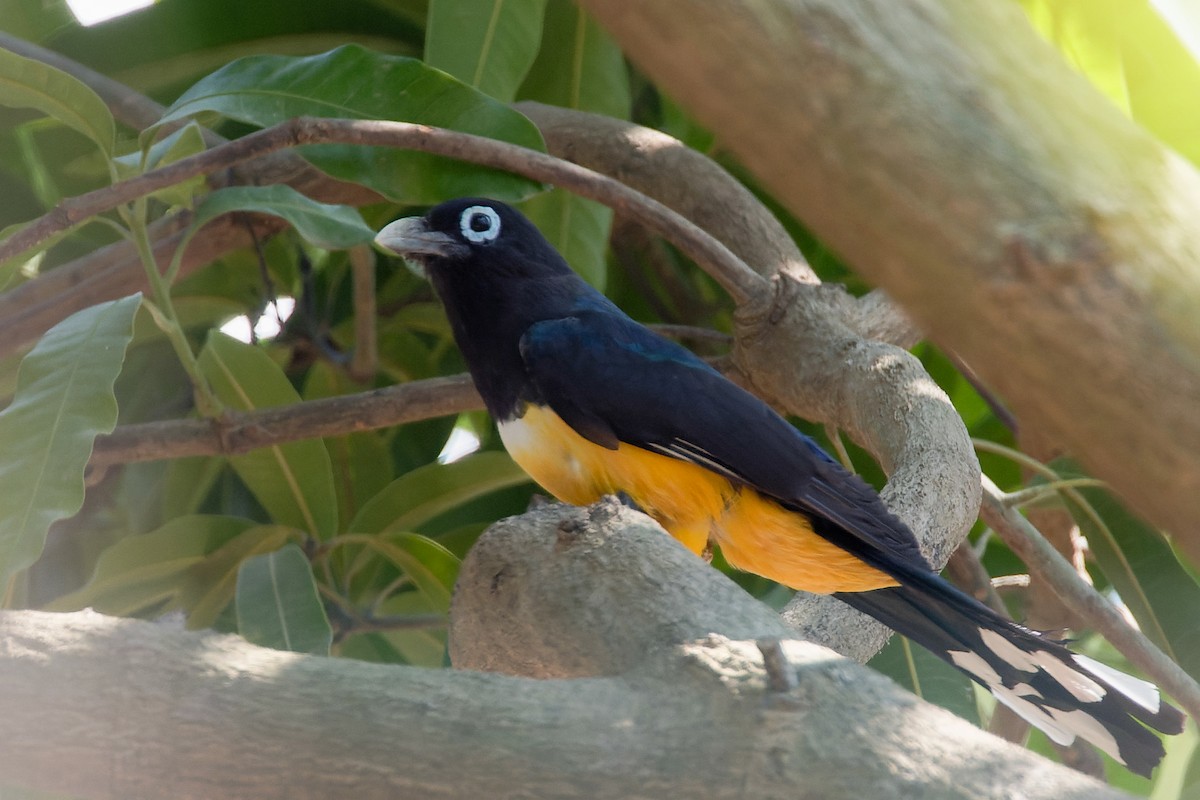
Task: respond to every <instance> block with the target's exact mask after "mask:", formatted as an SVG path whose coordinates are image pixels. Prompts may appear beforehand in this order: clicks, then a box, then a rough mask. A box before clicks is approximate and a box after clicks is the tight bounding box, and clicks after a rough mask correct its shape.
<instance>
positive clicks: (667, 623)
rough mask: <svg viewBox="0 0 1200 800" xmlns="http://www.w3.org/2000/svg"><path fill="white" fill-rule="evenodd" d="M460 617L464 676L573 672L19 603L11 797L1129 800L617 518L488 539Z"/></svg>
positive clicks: (8, 707)
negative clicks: (365, 654) (311, 652)
mask: <svg viewBox="0 0 1200 800" xmlns="http://www.w3.org/2000/svg"><path fill="white" fill-rule="evenodd" d="M614 604H617V605H614ZM614 607H621V608H623V609H625V610H626V611H627V612H628V613H625V614H621V615H614V614H612V613H611V609H612V608H614ZM498 609H503V612H504V613H502V614H497V613H496V612H497V610H498ZM453 618H454V623H453V624H454V634H453V635H454V641H455V644H454V651H455V656H456V658H458V659H460V660H461V661H462V662H463V663H464V664H470V665H473V666H481V667H487V668H488V669H491V670H493V671H504V672H509V673H515V674H517V675H530V674H538V675H571V676H579V677H571V678H557V679H551V680H536V679H532V678H528V677H514V676H512V675H499V674H487V673H483V672H475V671H466V670H424V669H417V668H408V667H399V666H388V665H378V664H367V663H362V662H355V661H349V660H338V659H328V658H316V657H309V656H301V655H296V654H290V653H281V652H277V651H271V650H264V649H261V648H257V647H254V646H251V645H249V644H247V643H246V642H244V641H242V640H240V639H238V638H236V637H232V636H221V635H217V634H213V633H203V634H201V633H188V632H184V631H181V630H177V629H174V628H172V627H169V626H166V625H154V624H151V623H146V622H141V621H135V620H120V619H114V618H109V617H103V616H100V615H97V614H93V613H90V612H83V613H79V614H63V615H51V614H43V613H39V612H32V611H22V612H3V613H2V614H0V704H2V706H3V708H4V713H5V725H4V726H2V727H0V786H4V785H7V786H22V787H33V788H36V789H39V790H43V791H50V792H61V793H70V794H74V795H77V796H80V797H89V798H93V797H94V798H108V797H120V798H153V797H170V798H192V797H197V798H199V797H217V796H219V797H229V798H242V797H245V798H273V797H289V798H292V797H301V798H303V797H314V798H315V797H339V796H354V797H359V798H375V797H381V798H382V797H414V796H420V797H464V798H465V797H472V798H474V797H497V798H504V797H544V798H576V797H580V798H582V797H588V798H609V797H612V798H642V797H645V798H650V797H672V796H686V797H697V798H724V797H730V798H732V797H759V798H774V797H779V798H784V797H786V798H824V800H837V798H862V797H871V798H880V800H888V799H889V798H902V797H923V798H980V799H981V798H1011V797H1018V796H1019V797H1023V798H1028V799H1029V800H1038V798H1044V799H1045V800H1050V799H1051V798H1054V799H1055V800H1061V799H1062V798H1068V799H1071V800H1076V799H1077V800H1084V798H1088V800H1092V799H1096V800H1108V799H1109V798H1118V797H1124V795H1122V794H1120V793H1118V792H1116V791H1114V790H1112V789H1110V788H1108V787H1105V786H1103V785H1101V784H1099V783H1096V782H1094V781H1092V780H1091V779H1088V778H1086V777H1084V776H1081V775H1079V774H1078V773H1074V772H1072V771H1070V770H1067V769H1066V768H1063V767H1060V766H1057V765H1054V764H1052V763H1050V762H1048V761H1046V760H1044V759H1042V758H1040V757H1038V756H1036V755H1034V754H1032V753H1030V752H1028V751H1024V750H1021V749H1019V748H1016V747H1014V746H1012V745H1009V744H1008V743H1006V742H1003V741H1001V740H999V739H996V738H995V737H992V736H989V735H987V734H986V733H984V732H982V731H980V730H978V729H976V728H974V727H973V726H971V725H969V724H968V723H966V722H964V721H962V720H960V719H958V718H956V717H954V716H953V715H950V714H949V713H947V712H945V711H942V710H940V709H936V708H934V707H932V706H929V705H926V704H924V703H922V702H920V701H919V700H917V699H916V698H914V697H913V696H911V695H909V694H907V693H905V692H903V691H901V690H900V689H898V688H897V687H896V686H895V685H894V684H892V683H890V682H889V681H887V680H886V679H884V678H882V677H881V676H879V675H878V674H876V673H872V672H871V671H869V670H866V669H865V668H863V667H860V666H858V665H856V664H854V663H852V662H849V661H847V660H845V659H842V658H840V657H838V656H836V655H835V654H833V653H832V652H830V651H828V650H825V649H823V648H820V647H817V646H815V645H811V644H805V643H800V642H792V641H782V642H781V641H780V640H782V639H784V638H785V637H786V635H787V633H786V630H785V629H784V628H783V626H782V625H781V624H780V622H779V620H778V618H777V617H775V615H774V614H772V613H771V612H770V611H769V610H768V609H767V608H766V607H764V606H762V605H760V604H758V603H757V602H755V601H753V600H752V599H751V598H749V597H748V596H747V595H745V594H744V593H742V592H741V591H740V590H738V589H737V588H736V587H735V586H734V585H733V584H732V583H730V582H729V581H728V580H727V579H726V578H724V577H723V576H721V575H720V574H719V573H717V572H716V571H714V570H711V569H709V568H708V567H707V566H706V565H704V564H703V563H702V562H701V561H699V560H698V559H696V558H695V557H693V556H691V555H690V554H689V553H687V552H686V551H684V550H683V549H682V548H681V547H680V546H678V545H677V544H676V543H674V541H673V540H671V539H670V538H669V537H667V536H666V535H665V534H664V533H663V532H662V530H661V529H660V528H658V527H657V526H655V525H653V524H652V523H650V522H649V520H647V519H646V518H645V517H642V516H641V515H637V514H634V513H633V512H630V511H629V510H627V509H623V508H620V507H616V506H614V505H601V506H599V507H596V508H594V509H592V510H584V509H571V508H564V507H552V508H547V509H542V510H540V511H538V512H535V513H532V514H529V515H526V516H525V517H522V518H517V519H515V520H509V521H506V522H505V523H501V524H500V525H498V526H496V527H495V528H494V529H493V530H492V531H491V532H490V533H488V534H486V536H485V538H484V540H483V542H482V544H481V546H480V548H479V549H478V550H477V551H476V554H475V555H472V556H470V557H469V559H468V562H467V564H466V565H465V566H464V570H463V573H462V577H461V579H460V585H459V587H458V589H457V595H456V599H455V606H454V614H453ZM721 634H723V635H721ZM730 636H734V637H746V638H740V639H738V638H730ZM500 640H503V646H502V647H500V646H498V642H499V641H500ZM764 653H766V654H767V658H766V659H764ZM768 663H769V664H770V666H769V667H768V666H767V664H768ZM584 676H587V677H584Z"/></svg>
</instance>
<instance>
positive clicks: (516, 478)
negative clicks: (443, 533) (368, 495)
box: [349, 450, 529, 533]
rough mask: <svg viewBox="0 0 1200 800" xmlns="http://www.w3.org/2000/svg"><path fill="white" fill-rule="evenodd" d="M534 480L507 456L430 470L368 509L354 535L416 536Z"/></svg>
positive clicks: (394, 485) (477, 457)
mask: <svg viewBox="0 0 1200 800" xmlns="http://www.w3.org/2000/svg"><path fill="white" fill-rule="evenodd" d="M528 481H529V476H528V475H526V474H525V472H524V471H523V470H522V469H521V468H520V467H518V466H517V465H516V463H515V462H513V460H512V459H511V458H510V457H509V455H508V454H507V453H503V452H500V451H495V450H492V451H486V452H482V453H474V454H472V455H469V456H466V457H465V458H462V459H460V460H458V461H455V462H453V463H451V464H427V465H425V466H423V467H418V468H417V469H414V470H413V471H411V472H408V473H406V474H404V475H401V476H400V477H399V478H397V479H396V480H394V481H392V482H391V483H390V484H389V485H388V486H387V488H385V489H384V490H383V491H381V492H379V494H377V495H375V497H373V498H372V499H371V500H370V502H368V503H367V504H366V505H364V506H363V508H362V511H360V512H359V513H358V516H357V517H355V519H354V521H353V522H351V523H350V528H349V529H350V530H351V531H353V532H354V533H382V532H385V531H412V530H419V529H420V527H421V526H422V525H423V524H425V523H426V522H428V521H429V520H431V519H433V518H434V517H436V516H438V515H439V514H442V513H444V512H446V511H449V510H450V509H452V508H454V507H456V506H459V505H461V504H463V503H465V502H467V501H469V500H473V499H475V498H476V497H481V496H483V495H485V494H488V493H490V492H494V491H497V490H499V489H506V488H508V487H510V486H518V485H520V484H522V483H527V482H528Z"/></svg>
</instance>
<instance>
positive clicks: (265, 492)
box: [199, 331, 337, 539]
mask: <svg viewBox="0 0 1200 800" xmlns="http://www.w3.org/2000/svg"><path fill="white" fill-rule="evenodd" d="M199 362H200V369H201V371H202V372H203V373H204V377H206V378H207V379H208V381H209V382H210V383H211V384H212V387H213V390H214V391H215V392H216V393H217V397H218V398H220V400H221V402H223V403H225V404H226V405H227V406H229V407H231V408H236V409H238V410H239V411H251V410H254V409H259V408H269V407H272V406H282V405H289V404H292V403H298V402H300V396H299V395H298V394H297V393H296V390H295V389H294V388H293V387H292V384H291V383H290V382H289V381H288V379H287V376H286V375H284V374H283V370H282V369H280V367H279V365H278V364H276V363H275V362H274V361H272V360H271V358H270V356H268V355H267V354H266V353H265V352H263V350H261V349H260V348H258V347H255V346H253V345H249V344H244V343H242V342H239V341H237V340H235V339H231V338H230V337H228V336H225V335H224V334H222V333H219V332H217V331H213V332H212V333H211V334H210V335H209V337H208V342H207V344H205V346H204V349H203V350H201V351H200V358H199ZM229 463H230V464H231V465H232V466H233V468H234V470H235V471H236V472H237V474H238V477H239V478H241V479H242V482H243V483H245V484H246V486H247V487H248V488H249V489H250V491H251V493H253V495H254V497H255V498H256V499H257V500H258V502H259V503H261V504H262V506H263V508H265V509H266V510H267V512H268V513H269V514H270V515H271V518H272V519H273V520H274V521H276V522H278V523H280V524H283V525H290V526H291V527H293V528H297V529H299V530H302V531H306V532H307V533H309V534H310V535H312V536H316V537H318V538H321V539H326V538H328V537H330V536H332V535H333V533H334V532H335V531H336V530H337V496H336V494H335V492H334V489H333V468H332V466H331V464H330V461H329V452H328V451H327V450H326V449H325V443H324V442H323V441H321V440H319V439H307V440H303V441H299V442H289V443H287V444H280V445H273V446H270V447H264V448H261V449H259V450H255V451H253V452H250V453H247V454H245V455H240V456H233V457H231V458H230V459H229Z"/></svg>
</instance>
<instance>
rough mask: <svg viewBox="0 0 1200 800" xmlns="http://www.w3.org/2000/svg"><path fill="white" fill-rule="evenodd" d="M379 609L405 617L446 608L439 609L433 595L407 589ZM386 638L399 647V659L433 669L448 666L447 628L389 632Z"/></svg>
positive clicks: (391, 644)
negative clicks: (435, 605) (433, 600)
mask: <svg viewBox="0 0 1200 800" xmlns="http://www.w3.org/2000/svg"><path fill="white" fill-rule="evenodd" d="M379 611H380V613H381V614H386V615H389V616H405V615H417V614H430V613H438V612H439V611H442V612H444V609H438V608H435V607H434V605H433V604H432V603H430V601H429V598H428V597H426V596H425V595H424V594H422V593H420V592H403V593H401V594H397V595H394V596H392V597H389V598H388V599H387V600H385V601H384V602H383V604H382V605H381V606H380V607H379ZM383 637H384V640H385V641H386V643H387V644H388V645H390V646H391V648H392V649H394V650H395V652H396V658H394V660H395V661H398V662H400V663H404V664H412V665H413V666H417V667H427V668H429V669H437V668H439V667H443V666H445V661H446V629H445V628H425V629H420V630H407V631H389V632H387V633H385V634H383Z"/></svg>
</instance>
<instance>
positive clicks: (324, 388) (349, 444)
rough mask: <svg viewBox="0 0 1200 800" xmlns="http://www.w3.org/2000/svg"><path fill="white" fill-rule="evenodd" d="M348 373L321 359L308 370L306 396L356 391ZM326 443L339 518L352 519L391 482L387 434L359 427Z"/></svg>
mask: <svg viewBox="0 0 1200 800" xmlns="http://www.w3.org/2000/svg"><path fill="white" fill-rule="evenodd" d="M353 390H354V389H353V388H352V385H351V383H350V380H349V379H348V378H347V377H346V376H345V373H343V372H340V371H338V370H336V369H334V368H333V367H331V366H330V365H329V364H328V363H327V362H324V361H320V362H317V363H316V364H314V365H313V366H312V368H311V369H310V370H309V371H308V378H307V380H306V381H305V384H304V399H305V400H314V399H317V398H322V397H335V396H338V395H342V394H346V393H348V392H350V391H353ZM325 447H326V448H327V449H328V451H329V458H330V461H331V462H332V464H333V475H334V488H335V489H336V490H337V497H338V519H353V518H354V517H355V516H356V515H357V514H358V511H359V509H360V508H362V505H363V503H365V502H367V501H368V500H369V499H370V498H372V497H374V496H375V495H377V494H379V492H381V491H383V489H384V488H385V487H386V486H387V485H388V484H389V483H391V482H392V478H393V477H394V474H393V472H392V457H391V453H390V452H389V451H388V445H387V441H386V439H385V435H383V434H380V433H378V432H376V431H358V432H355V433H351V434H348V435H346V436H330V437H326V439H325Z"/></svg>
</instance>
